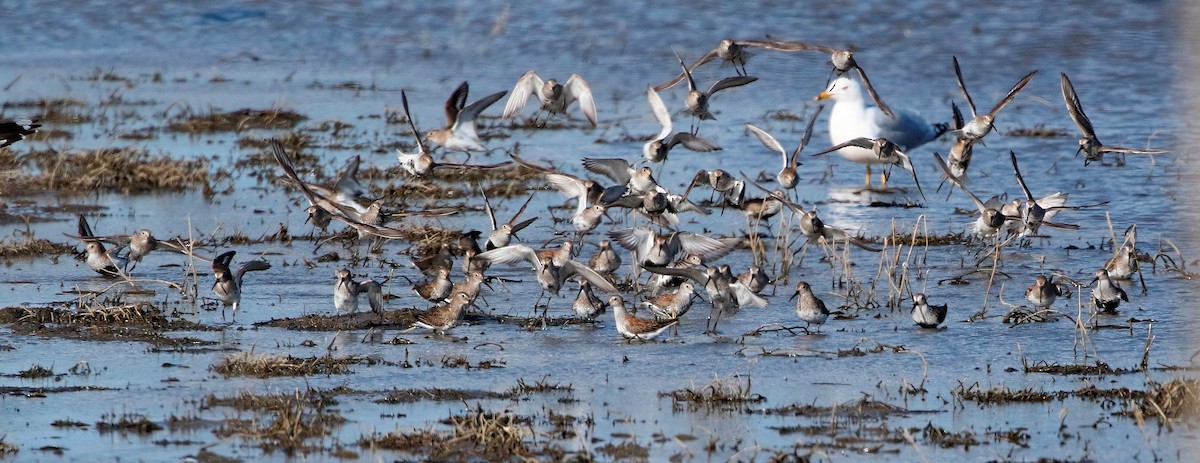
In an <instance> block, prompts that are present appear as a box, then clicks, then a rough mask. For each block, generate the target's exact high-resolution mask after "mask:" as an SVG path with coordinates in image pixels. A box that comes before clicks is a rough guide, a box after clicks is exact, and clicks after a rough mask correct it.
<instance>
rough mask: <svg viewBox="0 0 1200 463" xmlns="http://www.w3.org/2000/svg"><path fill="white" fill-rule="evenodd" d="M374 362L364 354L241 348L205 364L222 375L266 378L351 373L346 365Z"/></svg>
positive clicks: (372, 363) (377, 361) (370, 363)
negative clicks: (275, 352) (339, 355)
mask: <svg viewBox="0 0 1200 463" xmlns="http://www.w3.org/2000/svg"><path fill="white" fill-rule="evenodd" d="M376 363H379V360H377V359H372V358H368V357H343V358H335V357H333V356H324V357H308V358H297V357H292V356H290V355H287V356H281V357H279V356H271V355H266V354H254V353H252V352H242V353H237V354H231V355H227V356H225V358H224V359H222V360H221V362H220V363H216V364H214V365H212V366H211V367H209V368H211V369H212V370H213V371H215V372H217V373H220V374H221V375H223V376H225V377H226V378H228V377H231V376H252V377H257V378H269V377H273V376H313V375H345V374H349V373H351V371H350V365H362V364H366V365H374V364H376Z"/></svg>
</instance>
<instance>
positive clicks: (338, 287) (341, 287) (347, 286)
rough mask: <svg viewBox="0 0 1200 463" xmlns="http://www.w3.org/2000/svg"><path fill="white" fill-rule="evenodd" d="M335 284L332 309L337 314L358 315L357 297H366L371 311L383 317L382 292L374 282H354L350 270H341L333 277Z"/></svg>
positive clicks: (377, 283)
mask: <svg viewBox="0 0 1200 463" xmlns="http://www.w3.org/2000/svg"><path fill="white" fill-rule="evenodd" d="M335 276H336V277H337V284H335V285H334V286H333V307H334V308H335V309H337V311H338V312H339V313H341V312H347V313H350V314H355V313H358V296H359V295H361V294H366V295H367V303H368V304H370V306H371V311H372V312H375V313H377V314H379V316H381V317H382V316H383V290H382V289H381V288H380V287H379V282H377V281H375V280H366V281H354V274H353V273H350V269H341V270H338V271H337V274H336V275H335Z"/></svg>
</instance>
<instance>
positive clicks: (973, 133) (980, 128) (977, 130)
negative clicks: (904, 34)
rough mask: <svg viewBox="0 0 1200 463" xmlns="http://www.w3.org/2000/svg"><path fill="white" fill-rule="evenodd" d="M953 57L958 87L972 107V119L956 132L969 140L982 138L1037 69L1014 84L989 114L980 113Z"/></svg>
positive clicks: (969, 106)
mask: <svg viewBox="0 0 1200 463" xmlns="http://www.w3.org/2000/svg"><path fill="white" fill-rule="evenodd" d="M953 59H954V77H955V78H956V79H958V88H959V90H962V94H963V98H966V99H967V107H968V108H970V109H971V120H970V121H967V123H966V125H964V126H963V127H962V128H961V129H958V130H956V134H957V135H958V136H959V137H960V138H965V139H967V140H981V139H983V137H984V136H985V135H987V134H988V133H989V132H991V131H992V124H993V122H995V120H996V114H998V113H999V112H1000V110H1001V109H1004V107H1005V106H1007V105H1008V104H1009V103H1011V102H1012V100H1013V98H1016V97H1017V93H1019V92H1020V91H1021V89H1023V88H1025V85H1027V84H1029V81H1030V80H1032V79H1033V76H1034V75H1035V74H1037V71H1033V72H1030V73H1029V74H1025V77H1022V78H1021V80H1019V81H1017V84H1016V85H1013V87H1012V89H1009V91H1008V94H1007V95H1005V96H1004V98H1003V99H1001V100H1000V102H998V103H996V106H994V107H993V108H992V110H991V111H989V112H988V113H987V114H979V113H978V112H977V111H976V109H975V102H974V101H972V100H971V94H970V93H968V92H967V84H966V83H964V82H963V77H962V69H960V68H959V67H958V57H957V56H955V57H953Z"/></svg>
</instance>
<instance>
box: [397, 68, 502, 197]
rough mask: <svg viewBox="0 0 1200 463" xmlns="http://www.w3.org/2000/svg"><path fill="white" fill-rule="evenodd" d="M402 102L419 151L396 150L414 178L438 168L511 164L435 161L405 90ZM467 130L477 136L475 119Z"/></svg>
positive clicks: (401, 98) (484, 167) (404, 167)
mask: <svg viewBox="0 0 1200 463" xmlns="http://www.w3.org/2000/svg"><path fill="white" fill-rule="evenodd" d="M463 85H466V82H463ZM464 98H466V96H465V94H464ZM400 102H401V105H402V106H403V107H404V118H405V119H407V120H408V127H409V128H410V129H411V130H412V133H413V138H416V140H417V144H416V150H417V151H416V152H415V153H405V152H403V151H400V150H396V159H397V160H398V161H399V162H400V168H401V169H403V170H404V171H405V172H408V174H409V175H412V176H414V177H424V176H426V175H429V173H430V172H433V170H434V169H437V168H448V169H494V168H497V167H504V166H506V165H508V164H511V162H509V161H504V162H500V163H496V164H453V163H444V162H436V161H434V160H433V156H431V155H430V154H429V151H428V150H426V149H425V143H424V142H422V141H421V132H419V131H418V130H417V124H416V122H414V121H413V118H412V114H411V113H410V112H409V110H408V95H407V94H405V93H404V90H400ZM476 104H479V103H476ZM472 106H473V105H472ZM480 111H482V109H480ZM449 114H450V113H449V107H447V116H449ZM453 125H454V124H453V123H452V124H451V126H452V127H453ZM467 129H470V132H469V133H470V134H471V135H474V134H475V122H474V120H473V119H472V120H471V122H470V124H466V125H464V127H463V129H462V130H463V131H466V130H467ZM442 130H450V133H451V134H453V130H452V129H442ZM435 132H436V133H440V134H441V135H439V136H440V137H445V136H448V135H447V134H446V132H441V131H435ZM435 132H430V134H433V133H435ZM475 139H476V140H478V137H477V136H476V137H475ZM482 150H483V149H482V147H481V148H480V149H479V150H478V151H482Z"/></svg>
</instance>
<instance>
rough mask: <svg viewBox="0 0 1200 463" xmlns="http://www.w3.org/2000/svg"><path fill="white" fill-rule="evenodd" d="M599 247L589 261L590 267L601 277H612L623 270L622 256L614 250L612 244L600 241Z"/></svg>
mask: <svg viewBox="0 0 1200 463" xmlns="http://www.w3.org/2000/svg"><path fill="white" fill-rule="evenodd" d="M599 246H600V249H597V250H596V253H595V254H592V257H591V258H590V259H588V267H591V269H592V270H595V271H596V273H599V274H600V275H604V276H608V277H611V276H612V274H613V272H616V271H617V269H618V268H621V255H620V254H617V251H615V250H613V248H612V243H611V242H610V241H608V240H600V245H599Z"/></svg>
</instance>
